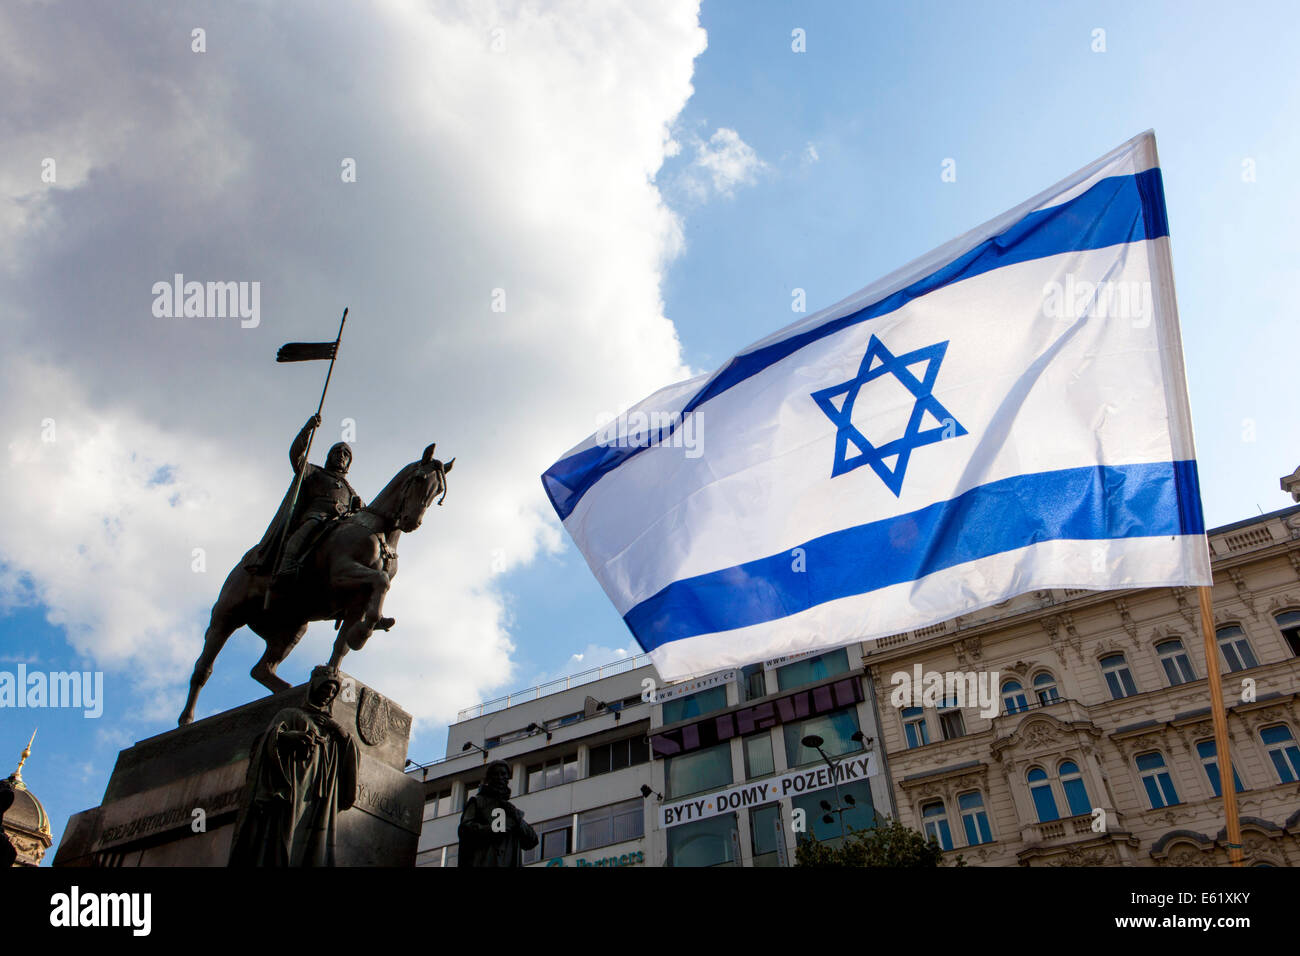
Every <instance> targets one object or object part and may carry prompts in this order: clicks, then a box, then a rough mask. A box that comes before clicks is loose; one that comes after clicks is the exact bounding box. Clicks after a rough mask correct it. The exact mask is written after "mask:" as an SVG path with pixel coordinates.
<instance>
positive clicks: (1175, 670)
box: [1156, 640, 1196, 687]
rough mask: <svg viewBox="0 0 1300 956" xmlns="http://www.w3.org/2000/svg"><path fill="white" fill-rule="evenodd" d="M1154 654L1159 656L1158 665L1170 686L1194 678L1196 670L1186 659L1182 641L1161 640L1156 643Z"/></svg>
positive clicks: (1184, 682) (1175, 685)
mask: <svg viewBox="0 0 1300 956" xmlns="http://www.w3.org/2000/svg"><path fill="white" fill-rule="evenodd" d="M1156 656H1157V657H1158V658H1160V666H1161V667H1163V668H1164V669H1165V677H1167V678H1168V679H1169V686H1170V687H1177V686H1178V685H1179V684H1186V683H1187V682H1188V681H1194V680H1196V671H1194V670H1192V662H1191V661H1190V660H1188V659H1187V651H1186V650H1184V649H1183V642H1182V641H1179V640H1173V641H1161V642H1160V643H1159V644H1157V645H1156Z"/></svg>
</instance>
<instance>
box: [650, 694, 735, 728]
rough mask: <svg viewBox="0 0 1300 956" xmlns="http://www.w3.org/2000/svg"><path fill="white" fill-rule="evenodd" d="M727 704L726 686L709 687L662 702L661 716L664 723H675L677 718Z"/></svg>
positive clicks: (691, 715) (712, 710)
mask: <svg viewBox="0 0 1300 956" xmlns="http://www.w3.org/2000/svg"><path fill="white" fill-rule="evenodd" d="M726 706H727V688H726V687H710V688H709V689H708V690H701V691H697V692H696V693H694V694H687V695H686V696H685V697H675V698H673V699H672V700H669V701H665V702H664V710H663V718H664V723H665V724H675V723H677V722H678V721H679V720H689V719H690V718H692V717H700V716H702V715H704V714H711V713H713V712H714V711H715V710H722V708H724V707H726Z"/></svg>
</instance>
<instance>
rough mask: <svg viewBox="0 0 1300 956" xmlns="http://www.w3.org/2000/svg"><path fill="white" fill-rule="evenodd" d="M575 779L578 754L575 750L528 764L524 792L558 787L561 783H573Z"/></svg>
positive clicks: (576, 777) (576, 776)
mask: <svg viewBox="0 0 1300 956" xmlns="http://www.w3.org/2000/svg"><path fill="white" fill-rule="evenodd" d="M577 779H578V754H577V752H576V751H575V752H573V753H571V754H565V755H563V756H561V757H552V758H551V759H549V760H546V761H544V762H542V763H535V764H530V765H529V767H528V777H527V779H526V780H525V789H524V793H536V792H537V791H538V790H547V789H549V788H551V787H558V786H559V785H560V784H562V783H573V781H575V780H577Z"/></svg>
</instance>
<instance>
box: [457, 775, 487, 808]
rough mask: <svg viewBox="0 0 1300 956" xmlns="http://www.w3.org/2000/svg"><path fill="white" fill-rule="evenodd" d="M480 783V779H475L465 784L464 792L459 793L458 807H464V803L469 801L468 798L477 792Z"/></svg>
mask: <svg viewBox="0 0 1300 956" xmlns="http://www.w3.org/2000/svg"><path fill="white" fill-rule="evenodd" d="M482 783H483V781H482V780H475V781H474V782H472V783H467V784H465V792H464V793H462V794H461V795H460V808H461V809H462V810H464V809H465V804H466V803H468V802H469V798H470V797H472V796H474V794H476V793H478V788H479V787H480V786H481V785H482Z"/></svg>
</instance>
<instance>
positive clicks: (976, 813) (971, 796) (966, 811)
mask: <svg viewBox="0 0 1300 956" xmlns="http://www.w3.org/2000/svg"><path fill="white" fill-rule="evenodd" d="M957 808H958V810H959V811H960V812H961V825H962V829H964V830H965V831H966V845H967V846H979V845H980V844H981V843H992V842H993V831H992V830H990V829H989V817H988V814H987V813H985V812H984V797H983V796H982V795H981V794H980V792H979V791H978V790H972V791H970V792H969V793H963V794H960V795H959V796H958V797H957Z"/></svg>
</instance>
